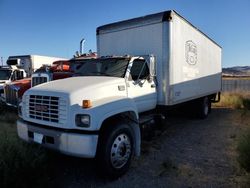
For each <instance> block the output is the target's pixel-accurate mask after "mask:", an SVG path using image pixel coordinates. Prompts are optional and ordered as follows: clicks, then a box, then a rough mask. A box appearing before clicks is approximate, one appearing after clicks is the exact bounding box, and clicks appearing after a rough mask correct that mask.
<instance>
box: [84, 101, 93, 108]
mask: <svg viewBox="0 0 250 188" xmlns="http://www.w3.org/2000/svg"><path fill="white" fill-rule="evenodd" d="M90 107H92V103H91V101H90V100H83V101H82V108H90Z"/></svg>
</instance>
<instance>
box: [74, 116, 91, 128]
mask: <svg viewBox="0 0 250 188" xmlns="http://www.w3.org/2000/svg"><path fill="white" fill-rule="evenodd" d="M75 123H76V126H78V127H89V126H90V116H89V115H86V114H77V115H76V119H75Z"/></svg>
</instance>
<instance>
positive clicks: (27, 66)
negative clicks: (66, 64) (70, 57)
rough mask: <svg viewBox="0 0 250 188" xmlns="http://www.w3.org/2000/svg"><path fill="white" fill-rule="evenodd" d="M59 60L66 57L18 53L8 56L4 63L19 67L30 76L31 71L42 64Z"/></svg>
mask: <svg viewBox="0 0 250 188" xmlns="http://www.w3.org/2000/svg"><path fill="white" fill-rule="evenodd" d="M59 60H66V59H64V58H60V57H50V56H41V55H19V56H9V58H8V60H7V62H6V63H7V65H9V66H16V67H18V68H20V69H24V70H25V72H26V74H27V77H31V75H32V73H33V72H34V71H36V70H37V69H39V68H40V67H42V66H43V65H52V63H53V62H55V61H59Z"/></svg>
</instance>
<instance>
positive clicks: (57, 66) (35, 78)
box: [2, 61, 73, 107]
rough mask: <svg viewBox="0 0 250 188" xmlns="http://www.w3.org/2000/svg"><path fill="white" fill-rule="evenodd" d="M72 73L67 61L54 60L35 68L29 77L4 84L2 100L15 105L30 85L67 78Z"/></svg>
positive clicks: (9, 104)
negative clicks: (50, 64)
mask: <svg viewBox="0 0 250 188" xmlns="http://www.w3.org/2000/svg"><path fill="white" fill-rule="evenodd" d="M72 75H73V73H72V72H70V70H69V61H56V62H54V63H53V65H52V66H48V65H44V66H42V67H41V68H39V69H37V70H36V71H35V72H34V73H33V74H32V76H31V78H24V79H21V80H16V81H13V82H9V83H6V84H5V85H4V95H3V98H2V101H3V102H4V103H5V104H7V105H8V106H13V107H17V106H18V104H19V102H20V101H21V98H22V96H23V93H24V92H25V91H26V90H28V89H30V88H31V87H34V86H37V85H39V84H42V83H45V82H49V81H52V80H57V79H63V78H68V77H71V76H72Z"/></svg>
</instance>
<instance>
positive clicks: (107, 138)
mask: <svg viewBox="0 0 250 188" xmlns="http://www.w3.org/2000/svg"><path fill="white" fill-rule="evenodd" d="M133 146H134V136H133V131H132V129H131V128H130V127H129V125H127V124H125V123H124V124H117V125H115V126H112V125H110V127H108V128H107V129H106V130H104V132H103V134H102V135H101V137H100V142H99V145H98V151H97V157H98V162H99V165H100V166H99V167H100V168H101V169H100V170H101V172H102V173H103V175H105V176H107V177H110V178H117V177H120V176H121V175H123V174H124V173H126V172H127V170H128V169H129V166H130V163H131V158H132V156H133V153H134V152H133Z"/></svg>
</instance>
